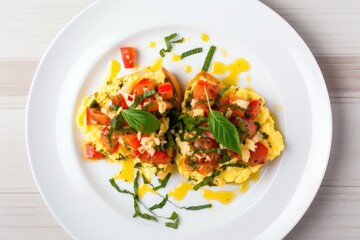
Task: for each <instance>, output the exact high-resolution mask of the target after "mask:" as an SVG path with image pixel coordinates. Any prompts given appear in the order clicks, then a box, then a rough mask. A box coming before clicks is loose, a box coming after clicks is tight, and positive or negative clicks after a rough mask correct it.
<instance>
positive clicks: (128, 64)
mask: <svg viewBox="0 0 360 240" xmlns="http://www.w3.org/2000/svg"><path fill="white" fill-rule="evenodd" d="M120 52H121V58H122V60H123V62H124V66H125V68H133V67H134V66H135V60H136V48H133V47H123V48H120Z"/></svg>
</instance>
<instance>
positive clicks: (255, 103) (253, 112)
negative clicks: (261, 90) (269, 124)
mask: <svg viewBox="0 0 360 240" xmlns="http://www.w3.org/2000/svg"><path fill="white" fill-rule="evenodd" d="M260 104H261V101H260V100H259V99H256V100H252V101H250V103H249V106H248V108H247V109H246V111H247V113H248V118H249V119H251V120H254V119H255V118H256V117H257V116H258V115H259V113H260Z"/></svg>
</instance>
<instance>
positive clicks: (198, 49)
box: [180, 47, 203, 59]
mask: <svg viewBox="0 0 360 240" xmlns="http://www.w3.org/2000/svg"><path fill="white" fill-rule="evenodd" d="M202 50H203V49H202V48H201V47H200V48H194V49H191V50H189V51H186V52H183V53H182V54H181V55H180V57H181V59H183V58H185V57H188V56H191V55H194V54H197V53H201V52H202Z"/></svg>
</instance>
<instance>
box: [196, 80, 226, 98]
mask: <svg viewBox="0 0 360 240" xmlns="http://www.w3.org/2000/svg"><path fill="white" fill-rule="evenodd" d="M205 89H206V92H207V94H208V96H209V100H211V99H215V98H216V96H217V95H218V93H219V91H220V87H219V86H218V85H217V84H215V83H212V82H205V81H202V80H200V81H198V82H197V84H196V86H195V88H194V99H195V100H199V101H205V100H206V94H205Z"/></svg>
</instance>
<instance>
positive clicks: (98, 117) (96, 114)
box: [86, 107, 110, 125]
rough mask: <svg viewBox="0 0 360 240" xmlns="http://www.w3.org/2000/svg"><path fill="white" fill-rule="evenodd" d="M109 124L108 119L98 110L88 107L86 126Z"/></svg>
mask: <svg viewBox="0 0 360 240" xmlns="http://www.w3.org/2000/svg"><path fill="white" fill-rule="evenodd" d="M109 122H110V118H109V117H108V116H107V115H106V114H105V113H103V112H101V111H100V110H97V109H95V108H90V107H88V108H87V109H86V124H87V125H94V124H97V123H98V124H101V125H108V124H109Z"/></svg>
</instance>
